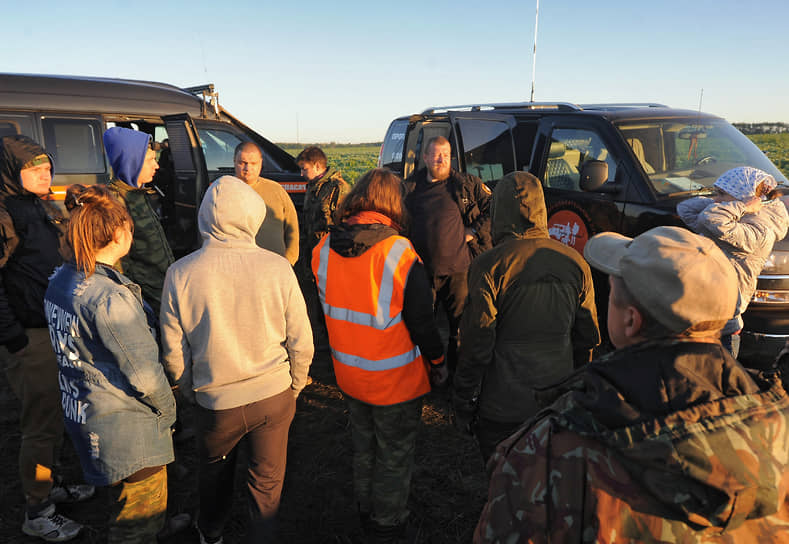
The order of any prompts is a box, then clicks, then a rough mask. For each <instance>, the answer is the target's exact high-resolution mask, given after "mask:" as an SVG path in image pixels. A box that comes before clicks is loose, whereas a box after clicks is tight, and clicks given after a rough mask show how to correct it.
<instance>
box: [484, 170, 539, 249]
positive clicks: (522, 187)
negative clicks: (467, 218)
mask: <svg viewBox="0 0 789 544" xmlns="http://www.w3.org/2000/svg"><path fill="white" fill-rule="evenodd" d="M491 223H492V226H491V230H492V234H493V243H494V244H499V243H501V242H502V241H503V240H506V239H508V238H548V237H549V234H548V212H547V211H546V209H545V197H544V196H543V192H542V184H541V183H540V180H539V179H537V178H536V177H535V176H533V175H532V174H529V173H528V172H512V173H510V174H507V175H506V176H504V177H503V178H501V180H500V181H499V182H498V183H497V184H496V188H495V189H494V190H493V202H492V203H491Z"/></svg>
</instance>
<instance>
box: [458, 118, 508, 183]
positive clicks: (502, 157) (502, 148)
mask: <svg viewBox="0 0 789 544" xmlns="http://www.w3.org/2000/svg"><path fill="white" fill-rule="evenodd" d="M449 119H450V121H451V122H452V127H453V128H454V131H455V138H456V141H457V143H458V145H457V148H458V149H462V150H463V153H462V154H460V157H459V159H460V168H458V169H459V170H461V171H463V172H465V173H467V174H472V175H474V176H477V177H478V178H480V179H481V180H482V181H483V182H484V183H487V184H490V185H493V184H495V182H497V181H498V180H500V179H501V178H502V177H503V176H504V175H505V174H508V173H510V172H512V171H514V170H515V145H514V143H513V138H512V129H513V127H514V126H515V120H514V119H513V118H512V116H510V115H498V114H493V113H490V114H480V113H478V112H475V113H474V114H473V115H469V114H464V113H454V112H450V113H449Z"/></svg>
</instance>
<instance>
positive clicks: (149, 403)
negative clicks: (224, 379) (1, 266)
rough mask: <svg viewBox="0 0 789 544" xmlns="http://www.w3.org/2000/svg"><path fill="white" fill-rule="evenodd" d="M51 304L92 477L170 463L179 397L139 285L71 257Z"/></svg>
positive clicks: (72, 416)
mask: <svg viewBox="0 0 789 544" xmlns="http://www.w3.org/2000/svg"><path fill="white" fill-rule="evenodd" d="M44 311H45V313H46V318H47V323H48V325H49V334H50V338H51V340H52V346H53V347H54V349H55V354H56V356H57V360H58V367H59V374H58V379H59V384H60V391H61V403H62V406H63V418H64V420H65V424H66V430H67V431H68V433H69V436H70V437H71V440H72V442H73V443H74V448H75V449H76V450H77V453H78V455H79V458H80V462H81V464H82V470H83V472H84V475H85V480H86V481H87V482H89V483H91V484H94V485H109V484H112V483H115V482H118V481H120V480H122V479H123V478H126V477H128V476H130V475H132V474H134V473H135V472H137V471H138V470H140V469H143V468H146V467H152V466H159V465H165V464H167V463H170V462H171V461H172V460H173V443H172V436H171V432H170V426H171V425H172V424H173V423H174V422H175V399H174V398H173V394H172V391H171V390H170V385H169V384H168V382H167V378H166V377H165V374H164V370H163V367H162V365H161V363H160V362H159V347H158V345H157V343H156V340H155V339H154V335H153V332H154V331H153V330H152V328H151V324H152V323H153V321H152V318H153V316H152V315H149V314H148V315H147V314H146V311H145V310H144V308H143V303H142V298H141V295H140V288H139V286H137V285H135V284H134V283H132V282H131V281H130V280H129V279H128V278H126V277H125V276H124V275H123V274H121V273H119V272H118V271H116V270H114V269H113V268H111V267H109V266H105V265H102V264H97V265H96V272H95V273H94V274H93V275H91V276H90V277H86V276H85V274H84V273H83V272H81V271H79V270H77V268H76V267H75V265H74V264H73V263H68V264H65V265H63V266H61V267H60V268H58V269H57V270H56V271H55V273H54V274H53V276H52V278H51V279H50V282H49V287H48V289H47V292H46V296H45V298H44Z"/></svg>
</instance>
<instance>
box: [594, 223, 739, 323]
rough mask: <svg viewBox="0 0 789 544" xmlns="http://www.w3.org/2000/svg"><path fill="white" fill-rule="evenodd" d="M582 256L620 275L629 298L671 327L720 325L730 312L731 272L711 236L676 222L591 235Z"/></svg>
mask: <svg viewBox="0 0 789 544" xmlns="http://www.w3.org/2000/svg"><path fill="white" fill-rule="evenodd" d="M584 257H585V258H586V260H587V261H588V262H589V264H590V265H591V266H593V267H594V268H597V269H598V270H600V271H602V272H605V273H606V274H610V275H613V276H618V277H620V278H622V280H623V281H624V283H625V285H626V286H627V289H628V291H630V294H631V295H632V296H633V298H634V299H635V300H636V301H637V302H638V303H639V304H640V305H641V306H642V307H643V308H644V310H646V311H647V312H649V314H650V315H651V316H652V317H654V318H655V319H656V320H657V321H658V322H659V323H661V324H662V325H663V326H665V327H667V328H668V329H669V330H671V331H672V332H674V333H677V334H679V333H683V332H685V331H687V330H688V329H690V328H691V327H693V330H694V332H702V331H710V330H716V329H720V328H721V326H722V325H723V323H725V322H726V321H727V320H729V319H731V318H732V317H734V312H735V308H736V305H737V298H738V296H739V291H738V284H737V275H736V272H735V271H734V268H733V267H732V265H731V263H730V262H729V259H728V258H727V257H726V255H724V254H723V252H722V251H721V250H720V249H719V248H718V246H717V245H715V242H713V241H712V240H710V239H708V238H704V237H703V236H699V235H697V234H694V233H692V232H690V231H689V230H687V229H683V228H680V227H656V228H653V229H651V230H648V231H646V232H645V233H643V234H640V235H638V236H636V237H635V238H628V237H627V236H622V235H621V234H617V233H614V232H604V233H601V234H598V235H596V236H593V237H592V238H591V239H590V240H589V242H587V244H586V246H585V247H584Z"/></svg>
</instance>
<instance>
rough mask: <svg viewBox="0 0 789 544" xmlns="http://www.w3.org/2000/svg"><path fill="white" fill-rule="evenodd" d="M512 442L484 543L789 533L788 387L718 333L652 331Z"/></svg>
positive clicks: (493, 492)
mask: <svg viewBox="0 0 789 544" xmlns="http://www.w3.org/2000/svg"><path fill="white" fill-rule="evenodd" d="M543 398H544V399H545V400H548V401H550V400H552V399H555V400H553V403H552V404H550V406H548V407H547V408H545V409H544V410H542V411H541V412H540V413H539V414H538V415H537V416H536V417H535V418H534V419H532V420H530V421H529V422H527V423H526V424H525V425H524V426H523V427H522V428H521V429H520V430H518V431H517V432H516V433H515V434H513V435H512V436H511V437H510V438H508V439H507V440H505V441H504V442H502V443H501V444H500V445H499V448H498V450H497V452H496V453H495V454H494V455H493V457H492V458H491V460H490V461H489V464H488V468H489V469H491V470H492V475H491V481H490V489H489V495H488V502H487V504H486V505H485V507H484V509H483V512H482V516H481V518H480V521H479V524H478V526H477V529H476V531H475V534H474V541H475V542H509V543H516V542H731V543H735V542H736V543H741V542H753V543H756V542H789V496H788V495H789V454H788V453H787V452H789V398H787V395H786V392H785V391H784V390H783V388H782V387H781V386H780V385H779V383H778V381H777V379H776V378H775V376H774V375H766V374H763V375H758V376H757V375H754V376H751V375H749V374H748V372H747V371H746V370H745V369H743V368H742V367H741V366H740V365H739V363H737V362H736V361H735V360H734V359H732V358H731V356H730V355H729V354H728V352H726V350H725V349H723V348H722V347H721V346H720V344H717V343H703V342H692V341H681V340H673V341H672V340H664V341H662V342H645V343H642V344H639V345H636V346H631V347H629V348H626V349H622V350H618V351H616V352H614V353H612V354H610V355H609V356H608V357H605V358H602V359H599V360H597V361H594V362H592V363H591V364H589V365H588V366H587V367H585V368H583V369H581V370H579V371H577V372H575V373H574V374H572V375H571V376H570V377H568V378H567V379H566V380H565V381H564V382H562V383H561V384H560V385H558V386H557V387H554V388H552V389H551V390H548V391H545V392H544V394H543Z"/></svg>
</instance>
